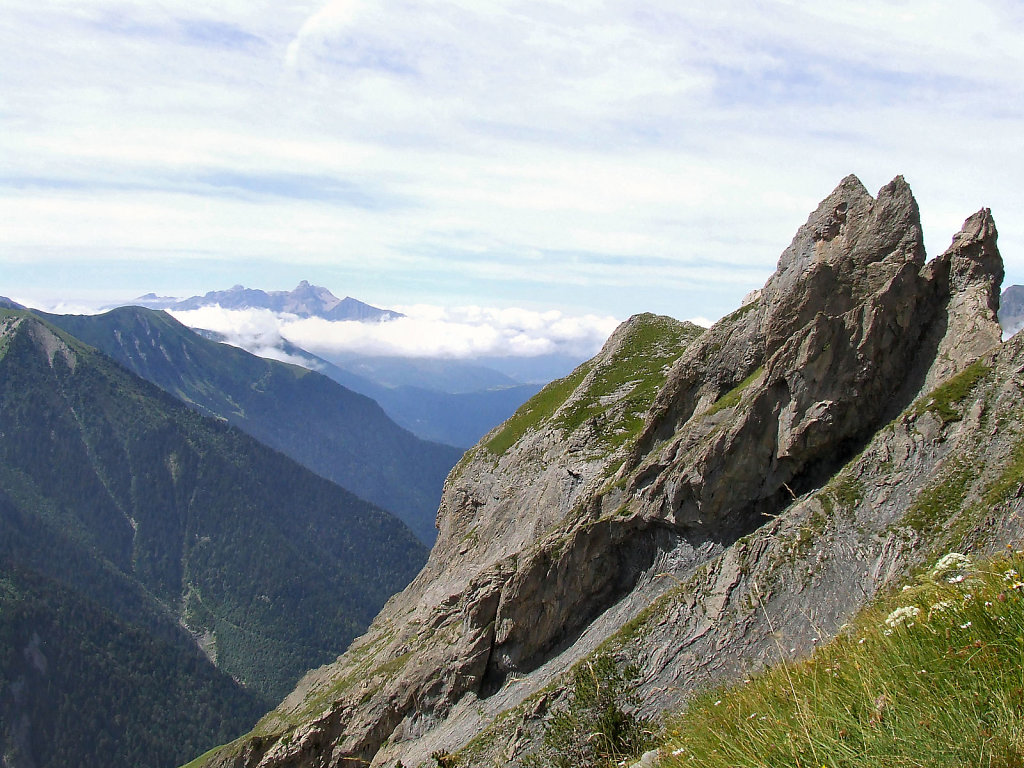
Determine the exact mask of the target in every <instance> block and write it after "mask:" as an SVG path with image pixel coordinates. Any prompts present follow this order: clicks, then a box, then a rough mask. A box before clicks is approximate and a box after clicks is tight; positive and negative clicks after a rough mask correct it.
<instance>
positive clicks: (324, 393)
mask: <svg viewBox="0 0 1024 768" xmlns="http://www.w3.org/2000/svg"><path fill="white" fill-rule="evenodd" d="M37 314H39V315H40V316H41V317H44V318H46V319H47V320H48V321H49V322H51V323H54V324H56V325H58V326H60V327H62V328H64V329H65V330H67V331H69V332H70V333H72V334H74V335H76V336H77V337H78V338H81V339H82V340H83V341H86V342H87V343H89V344H91V345H93V346H95V347H97V348H98V349H100V350H101V351H103V352H105V353H106V354H108V355H110V356H111V357H112V358H113V359H115V360H116V361H117V362H119V363H120V364H122V365H124V366H125V367H126V368H128V369H129V370H131V371H132V372H133V373H136V374H138V375H139V376H142V377H143V378H144V379H147V380H148V381H151V382H153V383H154V384H156V385H157V386H159V387H161V388H162V389H164V390H166V391H168V392H170V393H171V394H172V395H174V396H176V397H178V398H179V399H180V400H182V401H184V402H186V403H188V404H190V405H192V406H193V407H195V408H197V409H198V410H199V411H200V412H203V413H206V414H209V415H212V416H216V417H218V418H223V419H226V420H227V422H228V423H229V424H232V425H234V426H237V427H239V428H240V429H242V430H243V431H245V432H247V433H248V434H250V435H252V436H253V437H255V438H256V439H258V440H260V441H261V442H263V443H265V444H267V445H269V446H271V447H272V448H275V449H277V450H279V451H281V452H283V453H285V454H286V455H288V456H291V457H292V458H294V459H295V460H296V461H298V462H299V463H301V464H303V465H304V466H306V467H308V468H309V469H311V470H313V471H314V472H316V473H317V474H319V475H320V476H322V477H325V478H327V479H328V480H331V481H332V482H335V483H337V484H338V485H340V486H342V487H343V488H346V489H348V490H350V491H352V492H353V493H355V494H356V495H357V496H359V497H361V498H363V499H366V500H367V501H370V502H371V503H373V504H376V505H379V506H381V507H383V508H384V509H386V510H388V511H389V512H391V513H392V514H395V515H396V516H397V517H398V518H399V519H401V520H402V521H403V522H405V523H406V524H407V525H409V527H410V528H412V529H413V531H414V532H415V533H416V535H417V536H418V537H419V538H420V540H421V541H423V542H424V543H425V544H427V545H428V546H429V545H430V544H431V543H432V542H433V540H434V538H435V528H434V516H435V513H436V511H437V504H438V501H439V499H440V495H441V488H442V485H443V483H444V478H445V476H446V475H447V473H448V470H449V469H451V467H452V466H454V464H455V462H456V461H458V459H459V456H461V453H462V452H461V451H460V450H458V449H457V448H453V447H449V446H444V445H439V444H436V443H428V442H425V441H422V440H420V439H418V438H416V437H415V436H413V435H412V434H410V433H408V432H406V431H405V430H403V429H401V428H399V427H398V426H397V425H396V424H394V423H393V422H392V421H391V420H390V419H389V418H388V417H387V416H386V415H385V414H384V413H383V412H382V411H381V409H380V407H379V406H378V405H377V403H375V402H372V401H371V400H370V399H369V398H367V397H364V396H362V395H360V394H357V393H354V392H352V391H350V390H348V389H345V388H344V387H343V386H342V385H338V384H335V383H333V382H331V381H330V379H329V378H327V377H325V376H322V375H321V374H320V373H317V372H315V371H310V370H307V369H305V368H301V367H299V366H293V365H289V364H286V363H280V362H277V361H274V360H268V359H265V358H261V357H257V356H255V355H252V354H250V353H248V352H246V351H244V350H242V349H239V348H237V347H234V346H231V345H227V344H218V343H216V342H213V341H209V340H207V339H204V338H202V337H201V336H199V335H197V334H195V333H194V332H192V331H191V330H189V329H187V328H186V327H185V326H184V325H182V324H181V323H179V322H178V321H177V320H175V319H174V318H173V317H171V316H170V315H168V314H166V313H165V312H160V311H156V310H150V309H145V308H139V307H122V308H118V309H114V310H110V311H109V312H106V313H104V314H102V315H49V314H43V313H37Z"/></svg>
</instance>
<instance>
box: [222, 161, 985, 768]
mask: <svg viewBox="0 0 1024 768" xmlns="http://www.w3.org/2000/svg"><path fill="white" fill-rule="evenodd" d="M922 242H923V239H922V234H921V226H920V216H919V212H918V208H917V203H916V202H915V200H914V197H913V195H912V193H911V192H910V189H909V187H908V185H907V184H906V182H905V181H904V180H903V179H902V178H901V177H897V178H896V179H894V180H893V181H892V182H890V183H889V184H887V185H886V186H885V187H883V188H882V190H880V192H879V193H878V195H877V197H875V198H872V197H871V196H870V195H869V194H868V193H867V191H866V190H865V189H864V187H863V185H862V184H861V183H860V182H859V181H858V180H857V179H856V177H854V176H849V177H847V178H846V179H844V180H843V181H842V182H841V183H840V185H839V186H838V187H837V188H836V189H835V191H833V192H832V194H830V195H829V196H828V197H827V198H826V199H825V200H824V201H822V203H821V204H820V205H819V206H818V208H817V209H816V210H815V211H814V212H813V213H812V214H811V215H810V217H809V218H808V220H807V222H806V223H805V224H804V226H802V227H801V228H800V229H799V230H798V232H797V235H796V237H795V238H794V239H793V242H792V243H791V244H790V246H789V247H788V248H787V249H786V250H785V251H784V252H783V253H782V256H781V257H780V259H779V266H778V270H777V272H776V273H775V274H774V275H773V276H772V277H771V278H770V279H769V280H768V282H767V283H766V285H765V286H764V288H763V289H762V290H761V292H760V295H759V296H758V297H757V298H754V299H753V300H752V301H750V302H749V303H746V304H745V305H744V306H742V307H740V308H739V309H738V310H736V311H735V312H733V313H732V314H731V315H728V316H727V317H725V318H723V319H722V320H721V321H719V322H718V323H717V324H716V325H715V326H714V327H713V328H711V329H710V330H708V331H707V332H704V333H696V332H693V333H691V332H689V331H687V330H685V329H684V328H683V326H682V324H679V323H675V322H674V321H671V320H669V319H667V318H655V317H653V316H637V317H634V318H631V319H630V321H629V322H628V323H626V324H624V325H623V326H622V327H621V328H620V329H619V330H618V331H616V333H615V334H613V336H612V337H611V339H609V342H608V344H606V346H605V348H604V350H602V352H601V354H600V355H598V356H597V357H596V358H595V359H594V360H592V361H589V362H588V363H585V364H584V365H582V366H580V368H578V369H577V370H576V371H574V372H573V374H571V375H570V376H569V377H567V378H566V379H563V380H560V381H557V382H553V383H552V384H551V385H549V386H548V387H546V388H545V389H544V390H543V391H542V392H541V393H539V394H538V395H537V396H536V397H535V398H534V399H533V400H531V401H530V402H528V403H527V404H526V405H525V406H523V408H522V409H521V410H520V411H519V412H518V413H517V414H516V415H515V416H513V418H512V419H510V420H509V421H508V422H506V423H505V424H504V425H502V426H501V427H499V428H497V429H496V430H494V431H493V432H492V433H491V434H489V435H488V436H486V437H485V438H484V440H483V441H482V442H481V443H480V444H479V445H478V446H477V447H476V448H474V449H473V450H472V451H470V452H469V453H468V454H467V456H466V458H465V459H464V460H463V461H462V462H461V463H460V465H459V466H458V467H457V468H456V469H455V470H454V471H453V472H452V474H451V475H450V477H449V479H448V482H447V484H446V488H445V493H444V496H443V498H442V502H441V507H440V509H439V512H438V525H439V528H440V531H441V534H440V536H439V539H438V543H437V545H436V547H435V549H434V551H433V553H432V554H431V557H430V560H429V561H428V564H427V566H426V567H425V569H424V570H423V571H422V572H421V573H420V575H419V576H418V577H417V579H416V580H415V581H414V582H413V584H412V585H411V586H410V587H409V588H408V589H407V590H406V591H405V592H404V593H402V594H401V595H399V596H396V597H395V598H394V599H393V600H392V601H390V602H389V604H388V606H387V607H386V608H385V609H384V611H382V612H381V614H380V615H379V616H378V618H377V619H376V620H375V622H374V625H373V626H372V627H371V629H370V631H369V633H368V634H367V635H366V636H365V637H364V638H362V639H361V640H359V641H357V643H355V644H354V645H353V647H352V649H350V651H349V652H348V653H347V654H346V655H345V656H343V657H342V658H341V659H339V661H338V662H337V663H336V664H335V665H332V666H330V667H327V668H324V669H322V670H319V671H317V672H315V673H311V675H309V676H308V677H307V679H306V680H305V681H304V682H303V683H302V685H301V686H300V689H298V690H297V691H296V693H295V694H293V696H291V697H289V699H288V700H286V701H285V702H284V703H283V704H282V705H281V707H279V709H278V710H277V711H276V712H275V713H273V714H272V715H271V716H269V717H268V718H266V719H265V720H264V721H263V723H262V725H261V730H260V731H259V734H258V738H254V739H251V740H249V741H247V742H245V743H244V746H243V747H241V748H236V749H235V751H233V752H230V753H229V754H231V755H232V759H234V758H235V757H238V762H237V763H234V764H236V765H246V766H256V765H261V766H277V765H282V766H283V765H314V766H321V765H323V766H326V765H333V764H336V763H337V761H338V760H341V759H344V758H358V759H363V760H367V761H372V762H371V764H372V765H392V764H393V763H394V762H395V761H396V760H399V759H400V760H402V762H403V763H404V764H407V765H416V764H419V763H421V762H425V761H427V759H428V758H429V755H430V754H431V752H432V751H433V750H435V749H454V748H456V747H458V746H461V745H462V744H464V743H465V742H466V741H467V740H468V739H469V738H470V737H471V736H472V735H473V734H474V733H475V732H476V731H478V730H479V729H481V728H483V727H485V726H486V725H487V723H488V721H489V720H490V719H492V718H493V717H494V716H496V715H497V714H498V713H499V712H501V711H503V709H506V708H508V707H511V706H514V705H516V704H517V703H520V702H522V701H524V699H525V698H526V697H527V696H529V695H531V694H533V693H536V692H538V691H540V690H541V689H542V688H543V687H544V686H545V685H547V684H548V683H549V682H550V681H551V680H552V679H554V678H555V677H556V676H557V675H559V674H560V673H561V672H564V671H565V670H566V669H568V668H569V667H570V666H571V665H572V664H573V663H574V662H575V661H577V660H579V659H580V658H582V657H584V656H585V655H586V654H588V653H590V652H592V651H593V650H594V648H596V647H597V646H598V644H600V643H601V642H602V641H603V640H605V639H607V638H609V636H610V635H611V634H613V633H615V632H616V631H617V630H618V629H619V628H621V627H622V626H623V624H626V623H627V622H630V621H631V620H633V619H635V618H636V617H637V615H638V614H639V613H640V612H641V611H642V610H643V609H644V608H645V607H646V606H648V605H649V604H650V601H651V600H652V599H653V598H654V597H656V596H657V595H658V594H659V593H663V592H664V591H665V590H667V589H668V588H669V587H668V586H667V585H666V580H665V579H663V578H661V577H662V576H664V575H665V574H666V573H667V574H670V575H672V577H673V579H680V580H682V579H687V578H691V577H694V575H695V574H696V573H697V572H698V569H699V568H701V567H703V566H704V565H707V564H709V563H711V562H712V561H714V562H721V558H725V561H726V563H727V564H728V563H732V564H733V565H735V567H732V566H729V568H728V569H726V567H725V566H721V567H722V568H723V569H725V570H723V573H724V572H725V571H728V573H729V574H730V575H729V579H732V582H731V583H732V586H735V583H737V582H738V581H739V579H740V578H741V571H740V568H739V566H738V565H737V562H738V559H739V558H741V557H743V554H742V552H739V551H738V550H737V547H739V546H740V544H739V543H738V542H739V541H741V537H744V536H745V535H747V534H751V533H752V532H753V531H756V530H757V529H759V528H760V527H761V526H763V525H764V524H765V522H766V521H767V520H769V519H770V518H776V517H777V516H779V515H780V514H783V513H784V512H785V511H786V510H787V509H788V508H790V507H791V506H792V505H793V503H794V501H796V500H797V499H798V498H800V497H801V496H804V495H805V494H813V493H815V492H816V491H817V490H818V489H821V488H822V487H824V486H825V484H827V483H828V482H830V480H831V479H832V478H834V477H835V476H836V473H837V472H838V471H839V470H840V469H841V468H842V467H843V466H844V465H846V464H848V462H850V461H851V459H853V457H855V456H856V455H857V454H858V452H860V451H861V450H862V449H864V447H865V446H866V445H867V444H868V443H869V442H870V441H871V440H872V438H873V437H874V436H875V434H876V433H877V432H878V431H879V429H880V428H881V427H883V426H884V425H886V424H888V423H890V422H891V421H892V420H893V418H894V417H896V416H897V415H899V414H900V412H901V411H903V410H904V409H905V408H906V407H907V406H908V405H909V404H910V403H912V402H913V401H914V400H915V398H917V397H918V396H919V395H920V394H921V393H922V392H923V391H925V390H926V389H927V388H928V387H930V386H931V385H932V384H933V383H934V382H937V381H941V380H942V379H944V378H946V377H948V376H949V375H951V374H952V373H955V372H957V371H959V370H962V369H963V368H964V366H965V365H966V363H967V362H969V361H970V360H971V359H974V358H975V357H977V355H978V354H980V352H979V350H980V351H984V348H986V345H987V346H988V347H991V346H992V345H993V344H995V343H998V339H999V326H998V324H997V323H996V321H995V315H994V311H993V306H992V301H993V296H994V295H995V294H994V293H993V291H997V290H998V286H999V282H1000V280H1001V278H1002V266H1001V260H1000V259H999V257H998V251H997V250H996V247H995V228H994V225H992V223H991V217H990V215H989V214H988V213H987V212H983V215H980V218H979V215H976V216H975V217H972V218H971V219H968V224H966V225H965V227H964V230H963V232H961V234H960V235H958V236H957V238H956V239H955V240H954V244H953V246H952V247H951V248H950V249H949V250H948V251H947V252H946V253H945V254H943V255H942V256H940V257H939V258H937V259H935V260H934V261H933V262H932V263H931V264H928V265H925V264H924V248H923V245H922ZM996 301H997V299H996ZM716 558H718V559H717V560H716ZM723 578H724V577H723ZM731 588H732V587H731V586H729V585H723V584H721V583H718V584H714V585H713V586H709V587H708V589H709V590H710V591H709V592H707V593H706V594H704V593H702V595H701V597H700V600H701V601H704V602H705V603H706V604H707V605H714V604H716V603H722V604H724V602H725V601H727V599H728V593H729V591H730V590H731ZM858 599H859V598H858ZM695 600H696V598H695ZM844 604H845V603H844ZM706 610H708V611H710V610H711V609H710V608H707V609H706ZM693 611H694V616H696V615H697V614H698V613H700V612H699V611H698V610H697V608H696V607H694V608H693ZM700 615H701V616H703V615H704V614H703V613H701V614H700ZM696 621H697V619H693V621H691V622H690V623H689V624H688V625H687V628H686V631H688V632H699V634H698V635H697V636H698V637H700V636H704V635H707V634H708V633H712V634H713V632H712V626H713V622H711V620H710V619H709V620H707V621H704V619H700V621H701V622H703V623H701V624H700V626H699V627H697V626H696V625H695V624H694V623H693V622H696ZM680 631H682V630H680ZM741 637H742V628H740V629H737V630H736V632H735V633H733V634H731V635H729V636H728V638H725V636H723V640H722V643H723V645H725V644H727V643H735V642H740V640H738V639H737V638H741ZM691 662H692V660H691V661H686V662H684V661H683V660H679V659H677V660H676V661H674V662H673V661H670V660H666V659H665V658H662V659H661V661H659V662H658V664H661V665H662V666H663V667H664V666H667V665H671V664H673V663H676V664H681V665H683V666H685V664H690V663H691ZM286 734H287V738H285V735H286ZM239 749H240V750H241V751H239ZM510 749H511V750H512V754H513V756H514V753H515V748H514V745H513V746H512V747H510ZM506 757H507V756H506ZM498 760H499V762H500V759H498ZM221 764H224V765H227V764H228V763H227V762H226V761H225V762H222V763H221Z"/></svg>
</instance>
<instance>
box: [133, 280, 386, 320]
mask: <svg viewBox="0 0 1024 768" xmlns="http://www.w3.org/2000/svg"><path fill="white" fill-rule="evenodd" d="M136 301H137V302H139V303H140V304H141V305H142V306H145V307H147V308H149V309H171V310H177V311H187V310H194V309H201V308H203V307H211V306H219V307H222V308H224V309H267V310H270V311H271V312H282V313H287V314H292V315H296V316H298V317H304V318H306V317H320V318H323V319H325V320H353V321H356V322H387V321H388V320H395V319H397V318H400V317H405V315H403V314H402V313H401V312H396V311H394V310H391V309H380V308H378V307H374V306H371V305H369V304H366V303H365V302H362V301H359V300H358V299H353V298H352V297H350V296H346V297H345V298H343V299H339V298H338V297H337V296H335V295H334V294H333V293H331V292H330V290H328V289H327V288H324V287H323V286H318V285H311V284H310V283H309V282H308V281H306V280H303V281H301V282H300V283H299V284H298V285H297V286H296V287H295V288H293V289H292V290H290V291H264V290H261V289H259V288H246V287H245V286H243V285H235V286H233V287H232V288H229V289H227V290H223V291H209V292H207V293H206V294H204V295H203V296H192V297H190V298H187V299H172V298H164V297H159V296H157V295H156V294H153V293H149V294H146V295H145V296H140V297H139V298H138V299H137V300H136Z"/></svg>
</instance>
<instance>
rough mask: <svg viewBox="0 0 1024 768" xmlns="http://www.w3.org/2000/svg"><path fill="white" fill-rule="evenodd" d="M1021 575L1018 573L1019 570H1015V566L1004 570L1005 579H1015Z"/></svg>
mask: <svg viewBox="0 0 1024 768" xmlns="http://www.w3.org/2000/svg"><path fill="white" fill-rule="evenodd" d="M1019 576H1020V574H1019V573H1017V571H1015V570H1014V569H1013V568H1007V569H1006V570H1005V571H1004V572H1003V581H1013V580H1014V579H1016V578H1018V577H1019Z"/></svg>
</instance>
